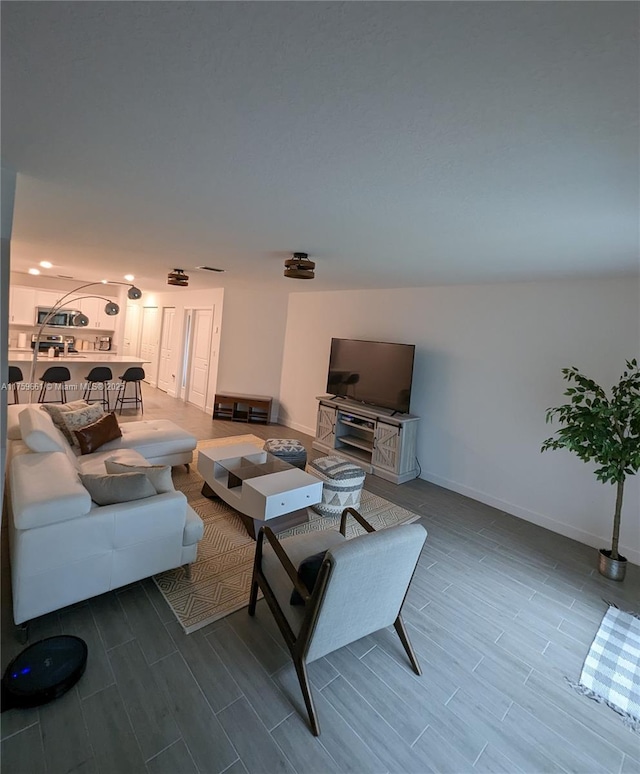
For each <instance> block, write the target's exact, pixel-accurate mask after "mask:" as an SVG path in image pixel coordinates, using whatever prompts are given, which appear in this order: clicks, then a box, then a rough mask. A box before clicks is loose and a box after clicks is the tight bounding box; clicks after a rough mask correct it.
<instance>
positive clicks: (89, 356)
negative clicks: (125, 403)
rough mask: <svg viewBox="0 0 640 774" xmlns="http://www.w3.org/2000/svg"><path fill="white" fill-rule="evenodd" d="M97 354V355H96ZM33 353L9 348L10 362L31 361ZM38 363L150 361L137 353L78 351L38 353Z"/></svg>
mask: <svg viewBox="0 0 640 774" xmlns="http://www.w3.org/2000/svg"><path fill="white" fill-rule="evenodd" d="M96 356H97V357H96ZM32 360H33V355H32V354H31V353H30V352H25V351H24V350H22V351H19V350H14V351H12V350H9V363H10V364H12V363H31V362H32ZM37 362H38V363H49V364H51V365H57V364H60V363H76V362H82V363H91V362H93V363H148V362H149V361H148V360H145V358H143V357H136V356H135V355H109V353H108V352H78V354H77V355H72V354H71V355H67V356H66V357H64V356H63V355H61V356H60V357H48V356H47V355H46V354H42V355H38V360H37Z"/></svg>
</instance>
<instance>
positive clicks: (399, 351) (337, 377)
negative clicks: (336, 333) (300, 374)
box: [327, 339, 415, 414]
mask: <svg viewBox="0 0 640 774" xmlns="http://www.w3.org/2000/svg"><path fill="white" fill-rule="evenodd" d="M414 353H415V345H414V344H387V343H386V342H383V341H360V340H355V339H331V354H330V356H329V375H328V377H327V392H328V393H329V395H336V396H339V397H343V398H350V399H351V400H354V401H358V402H360V403H368V404H371V405H373V406H380V407H381V408H387V409H392V410H393V411H398V412H401V413H403V414H406V413H408V411H409V403H410V400H411V378H412V376H413V356H414Z"/></svg>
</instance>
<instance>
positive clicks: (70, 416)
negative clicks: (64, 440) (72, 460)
mask: <svg viewBox="0 0 640 774" xmlns="http://www.w3.org/2000/svg"><path fill="white" fill-rule="evenodd" d="M103 416H104V409H103V408H102V404H100V403H93V404H91V405H88V406H83V407H82V408H79V409H76V411H67V412H65V413H64V414H62V419H63V421H64V423H65V425H66V428H67V430H68V431H69V433H70V435H71V438H72V439H73V445H74V446H78V445H79V444H78V439H77V438H76V436H75V434H74V430H82V428H83V427H87V426H88V425H92V424H93V423H94V422H97V421H98V420H99V419H101V418H102V417H103Z"/></svg>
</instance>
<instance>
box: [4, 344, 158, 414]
mask: <svg viewBox="0 0 640 774" xmlns="http://www.w3.org/2000/svg"><path fill="white" fill-rule="evenodd" d="M32 362H33V354H32V353H31V352H29V351H24V352H16V351H15V350H14V351H13V352H9V365H12V366H17V367H18V368H19V369H20V370H21V371H22V376H23V378H24V382H22V384H18V394H19V396H20V403H28V402H29V391H30V390H32V391H33V397H32V401H33V402H34V403H35V402H36V401H37V400H38V395H39V393H40V388H41V386H42V385H41V383H40V377H41V376H42V374H43V373H44V372H45V371H46V369H47V368H51V367H52V366H65V367H66V368H68V369H69V373H70V374H71V379H70V380H69V381H68V382H67V383H66V385H65V392H66V396H67V402H69V401H72V400H80V399H81V398H82V395H83V393H84V388H85V384H86V381H87V376H88V374H89V371H91V369H92V368H95V367H96V366H107V367H108V368H110V369H111V371H112V373H113V382H111V384H110V385H109V392H110V393H111V394H112V395H113V398H112V399H111V400H110V402H111V405H112V407H113V405H114V404H115V398H116V394H117V389H118V385H119V384H120V378H119V377H120V375H121V374H123V373H124V372H125V371H126V370H127V368H133V367H138V366H142V367H143V368H144V365H145V363H148V362H149V361H148V360H145V359H144V358H141V357H135V356H134V355H109V354H108V353H106V352H84V351H83V352H78V353H77V354H76V353H70V354H68V355H66V357H65V356H64V355H61V356H60V357H53V358H51V357H48V356H47V355H46V354H39V355H38V359H37V361H36V372H35V379H34V383H33V384H32V385H31V384H29V376H30V373H31V363H32ZM57 392H58V390H57V389H56V393H57ZM96 394H97V393H94V396H95V395H96Z"/></svg>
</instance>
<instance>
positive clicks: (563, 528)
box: [420, 472, 640, 564]
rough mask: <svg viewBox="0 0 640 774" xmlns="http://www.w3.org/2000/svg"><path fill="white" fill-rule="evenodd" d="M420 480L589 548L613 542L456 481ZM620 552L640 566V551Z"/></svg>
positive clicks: (624, 548) (425, 475)
mask: <svg viewBox="0 0 640 774" xmlns="http://www.w3.org/2000/svg"><path fill="white" fill-rule="evenodd" d="M420 478H422V479H424V480H425V481H429V482H430V483H432V484H437V486H441V487H443V488H444V489H450V490H451V491H452V492H457V493H458V494H461V495H465V496H466V497H471V498H472V499H473V500H478V501H479V502H481V503H484V504H485V505H491V506H492V507H494V508H498V509H499V510H501V511H504V512H505V513H510V514H512V515H513V516H517V517H518V518H520V519H524V520H525V521H530V522H531V523H532V524H537V525H538V526H539V527H545V528H546V529H549V530H551V531H552V532H557V533H558V534H559V535H564V536H565V537H568V538H573V540H578V541H579V542H580V543H584V544H585V545H587V546H592V547H593V548H598V549H599V548H604V547H607V546H609V544H610V542H611V535H606V536H603V535H594V534H593V533H591V532H586V531H585V530H582V529H579V528H577V527H573V526H572V525H571V524H565V523H564V522H562V521H558V520H557V519H552V518H551V517H550V516H545V515H544V514H542V513H536V512H535V511H530V510H528V509H527V508H521V507H520V506H519V505H514V504H513V503H509V502H506V501H505V500H500V499H499V498H497V497H493V496H492V495H489V494H487V493H486V492H480V491H478V490H477V489H472V488H470V487H468V486H464V485H463V484H458V483H457V482H455V481H449V479H446V478H441V477H440V476H434V475H432V474H429V473H425V472H423V473H422V475H421V476H420ZM619 551H620V553H621V554H622V555H623V556H626V557H627V559H628V560H629V561H630V562H633V563H634V564H640V551H637V550H635V549H633V548H629V547H628V546H622V545H621V546H620V548H619Z"/></svg>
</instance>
